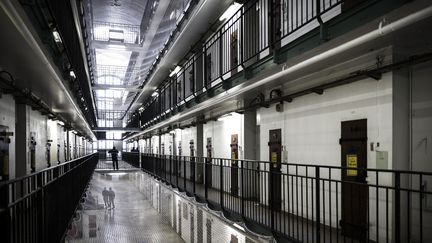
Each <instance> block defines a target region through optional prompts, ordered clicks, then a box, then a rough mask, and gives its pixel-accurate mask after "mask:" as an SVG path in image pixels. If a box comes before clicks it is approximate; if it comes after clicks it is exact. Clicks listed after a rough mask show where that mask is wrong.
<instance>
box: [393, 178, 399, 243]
mask: <svg viewBox="0 0 432 243" xmlns="http://www.w3.org/2000/svg"><path fill="white" fill-rule="evenodd" d="M400 220H401V218H400V172H399V171H396V172H395V231H394V232H395V243H400V235H401V232H400Z"/></svg>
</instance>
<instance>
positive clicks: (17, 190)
mask: <svg viewBox="0 0 432 243" xmlns="http://www.w3.org/2000/svg"><path fill="white" fill-rule="evenodd" d="M97 162H98V157H97V154H96V153H95V154H91V155H86V156H84V157H81V158H78V159H74V160H72V161H69V162H66V163H62V164H60V165H57V166H54V167H51V168H48V169H45V170H42V171H39V172H36V173H33V174H30V175H27V176H24V177H20V178H17V179H14V180H10V181H5V182H1V183H0V194H1V196H0V235H1V241H2V242H8V243H9V242H44V243H45V242H56V243H57V242H60V241H61V240H62V239H63V237H64V234H65V231H66V229H67V227H68V225H69V223H70V220H71V219H72V217H73V215H74V212H75V210H76V208H77V206H78V203H79V201H80V199H81V197H82V194H83V192H84V190H85V187H86V186H87V184H88V182H89V180H90V178H91V176H92V173H93V171H94V168H95V166H96V164H97Z"/></svg>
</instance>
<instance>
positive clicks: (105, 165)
mask: <svg viewBox="0 0 432 243" xmlns="http://www.w3.org/2000/svg"><path fill="white" fill-rule="evenodd" d="M118 166H119V170H137V168H136V167H133V166H132V165H130V164H128V163H126V162H124V161H122V160H119V162H118ZM102 170H113V164H112V160H110V159H109V160H99V163H98V164H97V166H96V171H102Z"/></svg>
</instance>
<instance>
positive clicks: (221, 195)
mask: <svg viewBox="0 0 432 243" xmlns="http://www.w3.org/2000/svg"><path fill="white" fill-rule="evenodd" d="M219 166H220V195H219V196H220V198H219V200H220V203H219V204H220V206H221V209H222V210H223V207H224V200H223V199H224V196H223V194H224V184H223V159H219Z"/></svg>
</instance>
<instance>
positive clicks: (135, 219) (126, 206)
mask: <svg viewBox="0 0 432 243" xmlns="http://www.w3.org/2000/svg"><path fill="white" fill-rule="evenodd" d="M100 163H101V162H100ZM104 188H106V189H107V190H109V188H112V190H113V191H114V192H115V197H114V203H115V209H110V208H106V207H105V206H104V200H103V196H102V191H103V190H104ZM66 242H183V240H182V239H181V238H180V237H179V236H178V235H177V233H176V232H175V231H174V230H173V229H172V228H171V226H169V225H168V224H167V222H165V221H163V219H162V218H161V217H160V215H159V214H158V213H157V212H156V211H155V210H154V209H153V208H152V207H151V206H150V204H149V203H148V201H145V200H144V196H143V195H142V194H141V193H140V192H139V191H138V190H137V189H136V187H135V186H134V185H133V184H131V183H130V182H129V173H127V172H124V171H120V172H118V171H117V172H113V171H111V172H95V174H94V175H93V178H92V180H91V182H90V186H89V189H88V191H87V197H86V200H85V203H84V204H82V210H79V211H78V212H77V216H76V218H75V219H74V222H73V225H72V228H71V229H70V230H69V232H68V235H67V238H66Z"/></svg>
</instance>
